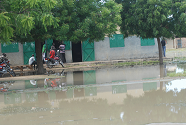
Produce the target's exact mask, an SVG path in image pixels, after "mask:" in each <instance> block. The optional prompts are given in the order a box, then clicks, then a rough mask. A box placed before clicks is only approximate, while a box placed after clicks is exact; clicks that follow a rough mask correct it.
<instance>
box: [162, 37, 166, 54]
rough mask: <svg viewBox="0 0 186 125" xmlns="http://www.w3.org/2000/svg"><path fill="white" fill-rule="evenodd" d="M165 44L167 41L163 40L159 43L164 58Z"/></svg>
mask: <svg viewBox="0 0 186 125" xmlns="http://www.w3.org/2000/svg"><path fill="white" fill-rule="evenodd" d="M166 44H167V41H166V40H165V39H164V38H163V40H162V41H161V45H162V49H163V56H164V57H165V52H166Z"/></svg>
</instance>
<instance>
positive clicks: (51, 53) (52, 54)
mask: <svg viewBox="0 0 186 125" xmlns="http://www.w3.org/2000/svg"><path fill="white" fill-rule="evenodd" d="M49 55H50V58H49V59H51V60H52V63H55V59H54V57H55V50H54V49H53V48H52V49H50V53H49Z"/></svg>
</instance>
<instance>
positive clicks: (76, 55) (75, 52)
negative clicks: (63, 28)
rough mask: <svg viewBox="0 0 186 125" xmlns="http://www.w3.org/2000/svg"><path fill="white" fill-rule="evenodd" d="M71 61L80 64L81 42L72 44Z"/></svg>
mask: <svg viewBox="0 0 186 125" xmlns="http://www.w3.org/2000/svg"><path fill="white" fill-rule="evenodd" d="M72 60H73V62H82V51H81V42H80V41H79V42H77V43H72Z"/></svg>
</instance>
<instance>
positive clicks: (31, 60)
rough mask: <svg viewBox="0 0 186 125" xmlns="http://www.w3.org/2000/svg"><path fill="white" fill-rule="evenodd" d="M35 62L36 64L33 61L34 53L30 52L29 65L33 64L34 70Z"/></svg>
mask: <svg viewBox="0 0 186 125" xmlns="http://www.w3.org/2000/svg"><path fill="white" fill-rule="evenodd" d="M36 64H37V62H36V61H35V58H34V54H32V56H31V57H30V59H29V65H34V70H35V65H36Z"/></svg>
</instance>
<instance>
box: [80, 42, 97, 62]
mask: <svg viewBox="0 0 186 125" xmlns="http://www.w3.org/2000/svg"><path fill="white" fill-rule="evenodd" d="M82 56H83V62H84V61H95V54H94V42H92V43H89V41H88V40H87V41H84V42H83V43H82Z"/></svg>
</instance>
